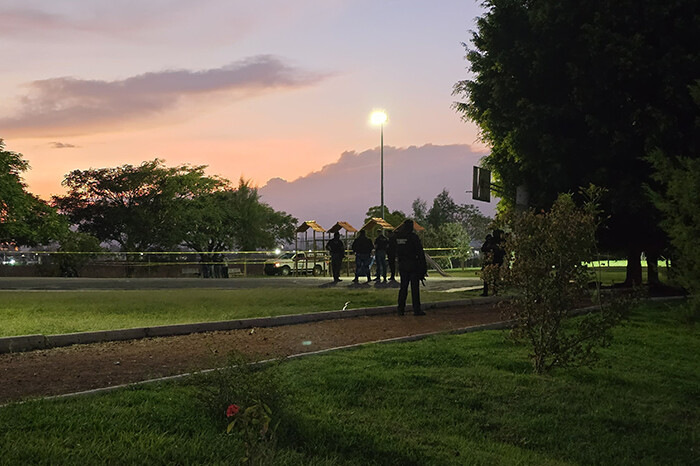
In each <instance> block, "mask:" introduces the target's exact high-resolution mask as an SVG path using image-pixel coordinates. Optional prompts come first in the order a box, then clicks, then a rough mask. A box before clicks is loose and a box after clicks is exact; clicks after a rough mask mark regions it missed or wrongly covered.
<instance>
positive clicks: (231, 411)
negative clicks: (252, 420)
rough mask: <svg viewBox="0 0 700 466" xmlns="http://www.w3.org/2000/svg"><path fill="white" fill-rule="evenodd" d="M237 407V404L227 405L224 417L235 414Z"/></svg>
mask: <svg viewBox="0 0 700 466" xmlns="http://www.w3.org/2000/svg"><path fill="white" fill-rule="evenodd" d="M239 409H240V408H239V407H238V405H229V406H228V409H226V417H231V416H235V415H236V414H238V410H239Z"/></svg>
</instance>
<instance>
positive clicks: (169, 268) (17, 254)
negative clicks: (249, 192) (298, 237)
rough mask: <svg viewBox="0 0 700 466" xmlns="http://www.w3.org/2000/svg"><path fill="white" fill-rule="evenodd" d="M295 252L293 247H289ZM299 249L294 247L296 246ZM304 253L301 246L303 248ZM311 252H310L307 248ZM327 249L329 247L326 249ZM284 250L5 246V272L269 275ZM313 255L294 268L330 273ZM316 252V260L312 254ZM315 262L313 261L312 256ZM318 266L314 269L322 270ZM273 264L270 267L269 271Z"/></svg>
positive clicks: (453, 253)
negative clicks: (32, 248) (91, 249)
mask: <svg viewBox="0 0 700 466" xmlns="http://www.w3.org/2000/svg"><path fill="white" fill-rule="evenodd" d="M286 252H290V251H286ZM291 252H294V251H291ZM299 252H301V251H299ZM306 252H307V253H308V251H306ZM324 252H325V251H324ZM426 252H428V254H430V255H431V257H433V259H435V260H436V261H438V263H440V265H441V266H442V267H444V268H448V269H449V268H454V267H460V266H467V267H475V266H478V257H476V256H472V257H470V258H468V259H467V260H466V261H463V260H462V259H461V258H459V256H458V253H457V250H456V249H452V248H430V249H426ZM279 253H280V251H221V252H213V253H199V252H194V251H145V252H107V251H101V252H60V251H0V277H12V276H15V277H61V276H65V277H72V276H81V277H94V278H148V277H153V278H156V277H170V278H176V277H205V278H206V277H215V278H228V277H233V276H248V275H264V274H265V272H266V270H265V265H266V263H267V264H270V263H273V262H275V259H276V258H277V257H278V256H279ZM316 253H317V254H314V255H313V256H312V255H311V254H308V256H309V259H308V260H307V262H308V264H305V266H303V267H301V266H300V267H299V268H298V269H295V268H294V267H293V266H292V267H291V269H292V272H294V271H295V270H296V271H297V272H298V273H302V271H303V272H306V271H309V272H310V271H312V270H314V267H313V266H314V265H316V264H321V266H322V267H321V268H320V269H318V270H320V271H321V274H323V275H326V274H327V273H328V270H329V267H328V257H327V256H326V255H325V254H323V253H320V251H316ZM348 253H349V254H348V255H347V256H346V262H347V267H346V266H344V267H343V270H344V271H346V273H347V274H350V273H354V256H353V255H352V253H351V252H350V251H348ZM312 257H313V259H312ZM312 260H313V261H314V262H313V264H311V261H312ZM318 270H314V271H315V272H318ZM270 271H271V269H270V266H269V265H268V272H270Z"/></svg>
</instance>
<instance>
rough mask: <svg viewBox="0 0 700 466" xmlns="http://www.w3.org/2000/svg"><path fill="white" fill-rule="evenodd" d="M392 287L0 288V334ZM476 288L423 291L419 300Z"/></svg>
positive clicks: (324, 306)
mask: <svg viewBox="0 0 700 466" xmlns="http://www.w3.org/2000/svg"><path fill="white" fill-rule="evenodd" d="M397 292H398V290H397V289H379V290H378V289H368V290H363V289H359V290H352V289H347V288H327V289H294V288H277V289H275V288H260V289H250V290H211V289H207V290H204V289H187V290H146V291H120V290H117V291H37V292H15V291H0V336H16V335H30V334H36V333H41V334H45V335H50V334H57V333H71V332H86V331H94V330H110V329H119V328H131V327H146V326H154V325H168V324H180V323H192V322H212V321H218V320H232V319H244V318H248V317H266V316H277V315H284V314H301V313H307V312H319V311H335V310H339V309H342V308H343V305H344V304H345V303H346V302H348V301H349V302H350V303H349V304H348V309H357V308H363V307H373V306H383V305H392V304H395V303H396V296H397ZM477 294H478V292H476V291H474V292H457V293H441V292H423V293H421V295H422V299H423V300H424V301H425V302H434V301H445V300H455V299H462V298H467V297H473V296H475V295H477Z"/></svg>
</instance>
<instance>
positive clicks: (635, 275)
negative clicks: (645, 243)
mask: <svg viewBox="0 0 700 466" xmlns="http://www.w3.org/2000/svg"><path fill="white" fill-rule="evenodd" d="M641 254H642V251H640V250H639V249H634V250H630V251H629V252H628V253H627V277H626V278H625V286H640V285H641V284H642V261H641V259H640V256H641Z"/></svg>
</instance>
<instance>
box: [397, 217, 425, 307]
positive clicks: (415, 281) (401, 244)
mask: <svg viewBox="0 0 700 466" xmlns="http://www.w3.org/2000/svg"><path fill="white" fill-rule="evenodd" d="M391 242H392V243H393V244H394V245H395V246H396V257H397V258H398V260H399V275H400V276H401V288H399V303H398V313H399V315H400V316H401V315H403V314H404V310H405V308H406V297H407V296H408V285H409V284H410V285H411V302H412V303H413V315H417V316H423V315H425V312H423V310H422V309H421V305H420V288H419V286H420V282H421V280H423V279H424V278H425V276H426V275H427V273H428V264H427V263H426V261H425V252H424V251H423V244H422V243H421V241H420V238H419V237H418V235H417V234H416V233H415V232H414V231H413V220H405V221H404V222H403V223H402V224H401V225H400V226H399V227H398V228H397V229H396V232H395V234H394V236H393V238H392V239H391Z"/></svg>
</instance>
